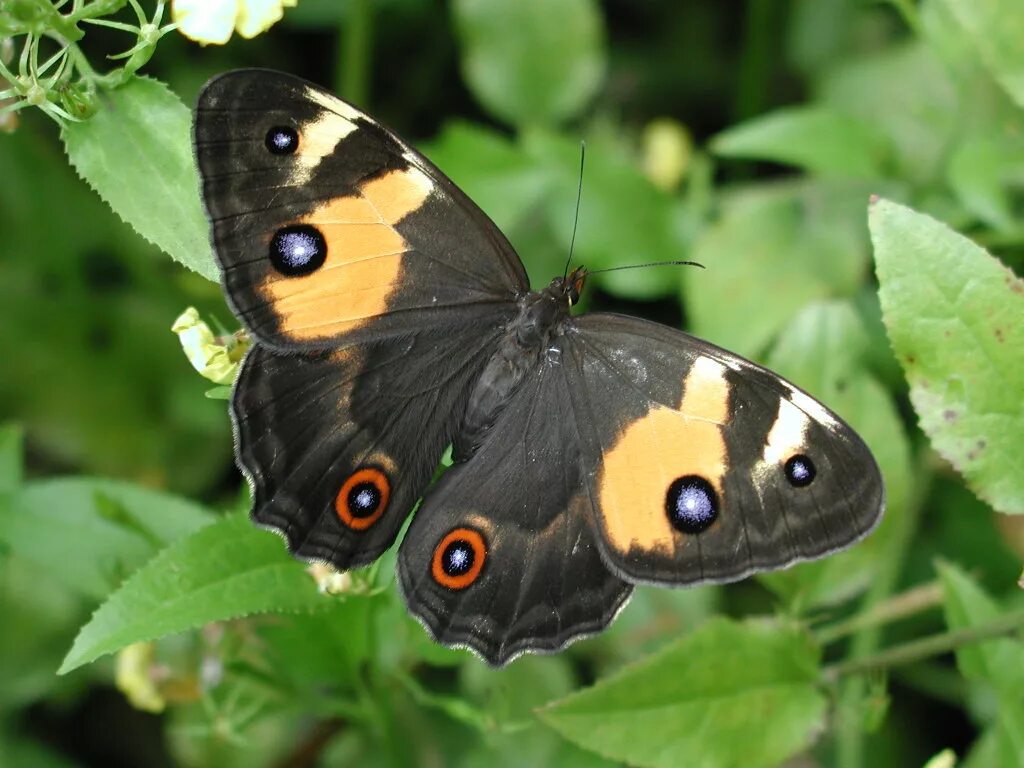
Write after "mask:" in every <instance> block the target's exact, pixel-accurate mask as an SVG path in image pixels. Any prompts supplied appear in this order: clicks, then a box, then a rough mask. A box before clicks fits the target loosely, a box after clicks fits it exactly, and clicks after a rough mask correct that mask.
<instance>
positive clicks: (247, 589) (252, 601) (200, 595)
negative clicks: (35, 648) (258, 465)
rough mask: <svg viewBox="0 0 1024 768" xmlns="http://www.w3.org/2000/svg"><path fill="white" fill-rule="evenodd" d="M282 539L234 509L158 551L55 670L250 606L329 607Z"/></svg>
mask: <svg viewBox="0 0 1024 768" xmlns="http://www.w3.org/2000/svg"><path fill="white" fill-rule="evenodd" d="M331 599H332V598H329V597H325V596H324V595H321V594H320V593H319V592H318V591H317V587H316V583H315V582H314V580H313V579H312V578H311V577H310V576H309V575H308V574H307V573H306V572H305V571H304V570H303V565H302V563H300V562H298V561H296V560H294V559H293V558H292V557H291V556H289V554H288V550H287V549H286V548H285V546H284V544H283V543H282V541H281V539H280V538H278V537H277V536H275V535H274V534H272V533H270V532H268V531H263V530H260V529H258V528H256V527H255V526H254V525H253V524H252V523H251V522H249V520H248V518H247V516H245V515H232V516H230V517H227V518H224V519H223V520H221V521H219V522H217V523H214V524H213V525H208V526H206V527H205V528H203V529H201V530H199V531H196V532H195V533H193V534H192V535H191V536H188V537H187V538H184V539H182V540H180V541H178V542H175V543H174V544H171V545H170V546H169V547H167V548H166V549H164V550H163V551H161V552H160V553H159V554H158V555H157V556H156V557H154V558H153V559H152V560H150V561H149V562H148V563H146V565H144V566H143V567H142V568H140V569H139V570H138V571H136V572H135V573H134V574H133V575H132V576H131V577H130V578H129V579H128V580H127V581H125V583H124V584H123V585H122V586H121V587H120V588H119V589H118V590H117V591H116V592H114V593H113V594H112V595H111V596H110V598H109V599H108V600H107V601H106V602H105V603H104V604H103V605H101V606H100V607H99V609H98V610H97V611H96V613H95V614H93V616H92V619H90V621H89V623H88V624H86V625H85V626H84V627H83V628H82V630H81V631H80V632H79V633H78V637H76V638H75V642H74V645H73V646H72V648H71V650H70V651H69V652H68V655H67V657H66V658H65V659H64V663H63V664H62V665H61V668H60V670H59V673H60V674H64V673H66V672H70V671H71V670H73V669H76V668H77V667H80V666H82V665H83V664H88V663H89V662H91V661H93V660H94V659H97V658H99V657H100V656H103V655H104V654H107V653H112V652H113V651H116V650H118V649H120V648H123V647H124V646H126V645H129V644H130V643H138V642H143V641H147V640H154V639H156V638H159V637H163V636H165V635H170V634H174V633H177V632H183V631H185V630H187V629H192V628H194V627H199V626H202V625H204V624H208V623H209V622H211V621H225V620H227V619H235V618H239V617H242V616H249V615H251V614H254V613H295V612H302V611H314V610H318V609H324V608H328V607H330V605H331V603H330V600H331Z"/></svg>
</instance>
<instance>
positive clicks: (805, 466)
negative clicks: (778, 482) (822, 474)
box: [784, 453, 818, 488]
mask: <svg viewBox="0 0 1024 768" xmlns="http://www.w3.org/2000/svg"><path fill="white" fill-rule="evenodd" d="M784 469H785V472H786V479H787V480H789V484H790V485H792V486H795V487H797V488H803V487H805V486H808V485H810V484H811V483H812V482H814V478H815V476H816V475H817V474H818V471H817V470H816V469H815V468H814V463H813V462H812V461H811V460H810V459H809V458H808V457H807V456H804V455H803V454H801V453H798V454H797V455H796V456H791V457H790V458H789V460H788V461H787V462H786V466H785V467H784Z"/></svg>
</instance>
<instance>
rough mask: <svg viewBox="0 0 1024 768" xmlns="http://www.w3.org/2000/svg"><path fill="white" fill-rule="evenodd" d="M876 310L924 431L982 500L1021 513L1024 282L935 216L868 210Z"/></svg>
mask: <svg viewBox="0 0 1024 768" xmlns="http://www.w3.org/2000/svg"><path fill="white" fill-rule="evenodd" d="M870 225H871V234H872V239H873V241H874V245H875V263H876V265H877V271H878V280H879V284H880V287H879V296H880V299H881V303H882V313H883V318H884V320H885V324H886V327H887V329H888V331H889V338H890V340H891V341H892V346H893V350H894V351H895V353H896V356H897V358H898V359H899V361H900V363H901V364H902V366H903V369H904V371H905V373H906V376H907V380H908V381H909V383H910V398H911V401H912V403H913V405H914V409H915V410H916V411H917V414H918V417H919V418H920V421H921V427H922V429H923V430H924V431H925V433H927V435H928V437H929V438H930V439H931V441H932V444H933V445H934V447H935V449H936V450H937V451H938V452H939V453H941V454H942V455H943V456H944V457H945V458H946V459H947V460H948V461H950V463H952V464H953V466H954V467H956V468H957V470H958V471H960V472H961V473H962V474H963V475H964V477H965V478H966V480H967V483H968V485H970V487H971V488H972V489H973V490H974V491H975V493H977V494H978V495H979V496H980V497H981V498H982V499H984V500H985V501H987V502H988V503H989V504H991V505H992V506H993V507H995V508H996V509H997V510H999V511H1001V512H1012V513H1024V399H1022V398H1021V392H1024V281H1022V280H1021V279H1020V278H1018V277H1016V276H1015V275H1014V274H1013V273H1012V272H1011V271H1010V270H1009V269H1007V268H1006V267H1005V266H1003V265H1002V264H1001V263H1000V262H999V261H998V260H996V259H995V258H993V257H992V256H990V255H989V254H988V253H986V252H985V251H984V250H982V249H981V248H979V247H978V246H977V245H975V244H974V243H972V242H971V241H970V240H968V239H967V238H965V237H963V236H962V235H959V234H957V233H956V232H954V231H953V230H951V229H949V228H948V227H946V226H945V225H943V224H941V223H939V222H937V221H935V220H934V219H931V218H929V217H928V216H924V215H923V214H920V213H916V212H915V211H912V210H910V209H909V208H905V207H903V206H901V205H897V204H896V203H892V202H889V201H887V200H880V201H878V202H877V203H875V204H874V205H873V206H872V208H871V213H870Z"/></svg>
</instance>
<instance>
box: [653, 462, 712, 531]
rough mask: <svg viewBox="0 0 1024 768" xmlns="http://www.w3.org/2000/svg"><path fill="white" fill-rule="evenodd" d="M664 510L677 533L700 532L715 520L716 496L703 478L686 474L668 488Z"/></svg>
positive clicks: (709, 484)
mask: <svg viewBox="0 0 1024 768" xmlns="http://www.w3.org/2000/svg"><path fill="white" fill-rule="evenodd" d="M665 511H666V513H667V514H668V519H669V522H670V523H672V525H673V527H675V528H676V530H679V531H682V532H683V533H691V534H694V533H701V532H703V531H706V530H707V529H708V528H709V527H710V526H711V524H712V523H713V522H715V520H717V519H718V496H717V494H716V493H715V489H714V488H713V487H712V486H711V483H709V482H708V481H707V480H705V479H704V478H703V477H699V476H697V475H686V476H684V477H680V478H677V479H675V480H673V481H672V484H671V485H670V486H669V487H668V493H667V494H666V496H665Z"/></svg>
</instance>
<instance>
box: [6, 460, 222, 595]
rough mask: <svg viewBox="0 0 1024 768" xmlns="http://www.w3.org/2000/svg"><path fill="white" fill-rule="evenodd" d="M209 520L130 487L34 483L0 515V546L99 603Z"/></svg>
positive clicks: (199, 510)
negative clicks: (160, 551)
mask: <svg viewBox="0 0 1024 768" xmlns="http://www.w3.org/2000/svg"><path fill="white" fill-rule="evenodd" d="M213 519H214V518H213V516H212V515H211V514H210V513H209V512H208V511H207V510H205V509H204V508H203V507H201V506H199V505H198V504H195V503H193V502H190V501H187V500H185V499H182V498H179V497H177V496H171V495H169V494H165V493H161V492H159V491H153V490H150V489H148V488H142V487H140V486H137V485H132V484H131V483H124V482H119V481H116V480H104V479H100V478H87V477H74V478H60V479H55V480H40V481H36V482H32V483H29V484H27V485H25V486H23V487H22V488H21V489H20V490H18V491H17V492H16V493H14V494H13V495H12V496H11V497H10V499H9V503H8V504H7V505H6V507H0V541H2V542H3V543H5V544H6V545H7V546H8V547H10V549H11V551H12V552H13V553H14V554H16V555H17V556H18V557H21V558H23V559H25V560H28V561H30V562H32V563H34V564H35V565H37V566H39V567H41V568H44V569H46V570H47V571H49V572H50V573H51V574H52V575H53V576H54V578H55V579H57V580H58V581H59V582H61V583H62V584H64V585H65V586H67V587H68V588H69V589H72V590H74V591H76V592H79V593H81V594H84V595H87V596H89V597H92V598H95V599H100V598H102V597H104V596H106V595H107V594H108V593H109V592H110V590H111V589H112V588H114V587H115V586H117V584H118V583H119V582H120V581H121V579H122V578H123V577H124V576H126V575H127V574H128V573H130V572H131V571H133V570H134V569H135V568H137V567H138V566H140V565H141V564H142V563H144V562H145V561H146V560H147V559H149V558H150V557H151V556H152V555H153V553H154V552H155V551H156V550H157V549H159V548H160V547H162V546H165V545H166V544H168V543H170V542H172V541H174V540H175V539H178V538H180V537H182V536H184V535H186V534H188V533H191V532H192V531H195V530H197V529H198V528H201V527H202V526H204V525H206V524H208V523H209V522H211V521H212V520H213Z"/></svg>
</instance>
